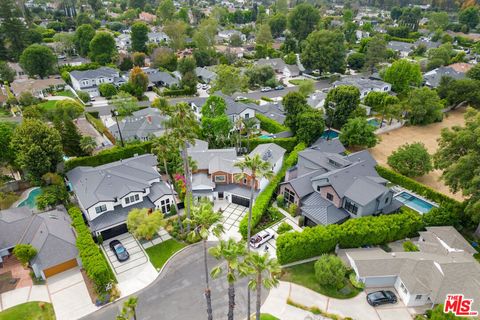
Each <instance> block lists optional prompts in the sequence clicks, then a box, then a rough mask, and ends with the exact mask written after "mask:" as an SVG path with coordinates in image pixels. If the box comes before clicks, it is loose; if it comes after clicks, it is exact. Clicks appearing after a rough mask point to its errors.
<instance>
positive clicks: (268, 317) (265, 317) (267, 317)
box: [260, 313, 280, 320]
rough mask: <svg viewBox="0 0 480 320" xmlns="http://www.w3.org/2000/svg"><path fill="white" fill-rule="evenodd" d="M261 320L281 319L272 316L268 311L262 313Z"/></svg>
mask: <svg viewBox="0 0 480 320" xmlns="http://www.w3.org/2000/svg"><path fill="white" fill-rule="evenodd" d="M260 320H280V319H278V318H277V317H274V316H272V315H271V314H268V313H262V314H261V315H260Z"/></svg>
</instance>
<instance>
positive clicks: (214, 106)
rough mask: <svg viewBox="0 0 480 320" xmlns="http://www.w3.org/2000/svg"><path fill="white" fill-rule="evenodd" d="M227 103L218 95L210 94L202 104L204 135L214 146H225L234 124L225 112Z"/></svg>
mask: <svg viewBox="0 0 480 320" xmlns="http://www.w3.org/2000/svg"><path fill="white" fill-rule="evenodd" d="M226 109H227V105H226V103H225V100H224V99H223V98H221V97H218V96H210V97H209V98H208V99H207V101H206V102H205V104H204V105H203V106H202V136H203V137H204V138H205V139H206V140H207V141H208V142H209V144H211V145H212V146H213V147H214V148H220V147H225V146H226V145H227V142H228V138H229V135H230V131H231V130H232V128H233V124H232V122H231V121H230V119H229V118H228V116H227V115H226V114H225V110H226Z"/></svg>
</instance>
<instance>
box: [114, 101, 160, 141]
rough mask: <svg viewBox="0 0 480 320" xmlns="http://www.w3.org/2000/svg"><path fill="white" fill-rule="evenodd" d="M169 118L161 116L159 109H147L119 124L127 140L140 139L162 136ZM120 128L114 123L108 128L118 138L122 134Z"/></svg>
mask: <svg viewBox="0 0 480 320" xmlns="http://www.w3.org/2000/svg"><path fill="white" fill-rule="evenodd" d="M167 119H168V118H167V117H165V116H163V115H161V114H160V111H159V110H158V109H157V108H145V109H142V110H138V111H136V112H134V113H133V114H132V115H131V116H128V117H125V118H124V119H122V120H121V121H119V122H118V126H119V127H120V131H121V133H122V137H123V139H125V140H130V139H140V138H144V137H148V136H151V135H152V136H160V135H161V134H162V133H163V131H164V130H165V126H164V122H165V121H166V120H167ZM118 126H117V124H116V123H113V124H112V125H111V126H109V127H108V130H109V131H110V132H112V133H113V134H114V135H115V136H116V137H118V136H119V135H120V134H119V132H118Z"/></svg>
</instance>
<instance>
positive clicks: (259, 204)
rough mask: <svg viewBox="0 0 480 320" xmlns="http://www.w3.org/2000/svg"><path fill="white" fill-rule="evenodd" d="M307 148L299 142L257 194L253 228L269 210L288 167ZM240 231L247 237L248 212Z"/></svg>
mask: <svg viewBox="0 0 480 320" xmlns="http://www.w3.org/2000/svg"><path fill="white" fill-rule="evenodd" d="M303 149H305V144H303V143H300V144H298V145H297V146H296V147H295V148H294V150H293V151H292V153H290V155H289V156H288V157H287V159H286V160H285V161H284V162H283V165H282V168H281V169H280V171H279V172H278V173H277V175H276V176H275V177H273V178H272V180H270V183H269V184H268V186H267V187H266V188H265V189H263V191H262V192H260V194H259V195H258V196H257V198H256V199H255V204H254V205H253V208H252V226H251V227H252V230H253V229H255V227H256V226H257V224H258V223H259V222H260V219H261V218H262V216H263V214H264V213H265V212H266V211H267V209H268V208H269V206H270V203H271V202H272V200H273V199H272V197H273V194H274V192H275V190H277V188H278V185H279V184H280V183H281V182H282V181H283V178H284V177H285V173H286V172H287V169H288V168H290V167H292V166H294V165H295V164H296V163H297V159H298V153H299V152H300V151H302V150H303ZM239 229H240V233H241V234H242V236H243V238H247V233H248V214H247V215H246V216H245V217H243V219H242V220H241V221H240V226H239Z"/></svg>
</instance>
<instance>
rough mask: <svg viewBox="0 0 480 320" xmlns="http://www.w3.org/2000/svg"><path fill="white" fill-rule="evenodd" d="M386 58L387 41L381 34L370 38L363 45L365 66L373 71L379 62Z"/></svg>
mask: <svg viewBox="0 0 480 320" xmlns="http://www.w3.org/2000/svg"><path fill="white" fill-rule="evenodd" d="M386 59H387V42H386V41H385V39H384V38H383V37H381V36H376V37H373V38H371V39H370V41H368V42H367V44H366V45H365V68H366V69H367V70H368V71H370V72H372V73H373V72H374V70H375V68H376V67H377V66H378V64H379V63H381V62H384V61H386Z"/></svg>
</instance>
